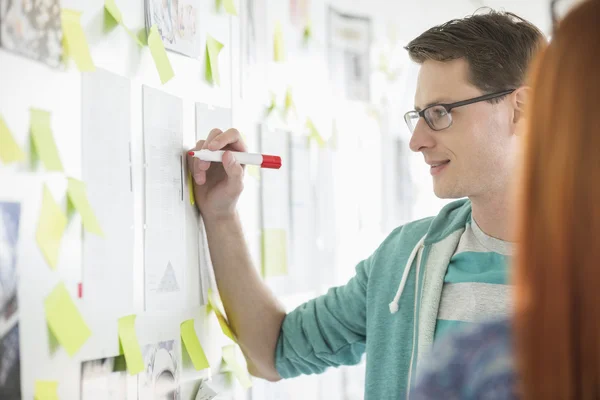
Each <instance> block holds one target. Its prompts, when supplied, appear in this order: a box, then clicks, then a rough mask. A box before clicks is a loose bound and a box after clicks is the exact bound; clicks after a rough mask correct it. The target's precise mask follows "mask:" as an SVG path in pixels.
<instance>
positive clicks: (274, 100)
mask: <svg viewBox="0 0 600 400" xmlns="http://www.w3.org/2000/svg"><path fill="white" fill-rule="evenodd" d="M276 108H277V96H276V95H275V93H273V92H271V101H270V103H269V106H268V107H267V113H266V114H267V115H269V114H271V113H272V112H273V110H275V109H276Z"/></svg>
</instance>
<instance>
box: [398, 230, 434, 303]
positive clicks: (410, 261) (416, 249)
mask: <svg viewBox="0 0 600 400" xmlns="http://www.w3.org/2000/svg"><path fill="white" fill-rule="evenodd" d="M426 236H427V235H425V236H423V237H422V238H421V240H419V242H418V243H417V245H416V246H415V247H414V249H413V250H412V252H411V253H410V256H409V257H408V261H407V262H406V266H405V267H404V273H403V274H402V280H401V281H400V285H398V291H397V292H396V296H394V300H392V302H391V303H390V304H389V307H390V313H391V314H395V313H397V312H398V302H399V301H400V296H402V292H403V291H404V286H406V281H407V280H408V273H409V272H410V268H411V267H412V264H413V261H414V260H415V257H417V254H418V253H419V252H420V251H421V249H423V243H424V242H425V237H426ZM419 255H420V254H419ZM420 259H421V257H419V259H418V260H417V262H420V261H421V260H420Z"/></svg>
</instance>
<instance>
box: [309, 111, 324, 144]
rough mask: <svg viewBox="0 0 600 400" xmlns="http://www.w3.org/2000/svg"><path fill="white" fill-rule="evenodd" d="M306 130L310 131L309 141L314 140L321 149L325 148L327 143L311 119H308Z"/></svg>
mask: <svg viewBox="0 0 600 400" xmlns="http://www.w3.org/2000/svg"><path fill="white" fill-rule="evenodd" d="M306 129H308V140H314V141H315V142H316V143H317V144H318V145H319V147H320V148H324V147H325V145H326V144H327V143H326V142H325V139H323V136H321V134H320V133H319V131H318V130H317V127H316V126H315V124H314V123H313V122H312V120H311V119H310V118H306Z"/></svg>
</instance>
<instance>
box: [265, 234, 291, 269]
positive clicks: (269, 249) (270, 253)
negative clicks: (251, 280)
mask: <svg viewBox="0 0 600 400" xmlns="http://www.w3.org/2000/svg"><path fill="white" fill-rule="evenodd" d="M287 262H288V260H287V232H286V231H285V229H265V230H263V231H262V275H263V277H265V278H267V277H271V276H282V275H287Z"/></svg>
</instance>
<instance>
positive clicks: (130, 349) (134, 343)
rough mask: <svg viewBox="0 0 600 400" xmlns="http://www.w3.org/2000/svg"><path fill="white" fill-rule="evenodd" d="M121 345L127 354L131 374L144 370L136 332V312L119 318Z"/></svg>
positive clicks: (126, 358) (128, 368) (126, 359)
mask: <svg viewBox="0 0 600 400" xmlns="http://www.w3.org/2000/svg"><path fill="white" fill-rule="evenodd" d="M119 346H120V348H121V350H122V352H123V354H124V355H125V362H126V363H127V370H128V371H129V374H130V375H136V374H139V373H140V372H142V371H143V370H144V368H145V367H144V359H143V357H142V350H141V349H140V344H139V343H138V339H137V334H136V333H135V314H133V315H128V316H126V317H122V318H119Z"/></svg>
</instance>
